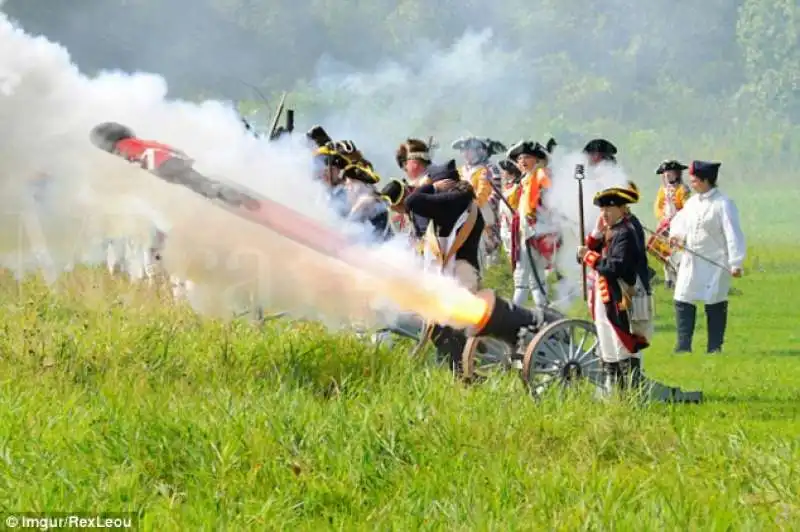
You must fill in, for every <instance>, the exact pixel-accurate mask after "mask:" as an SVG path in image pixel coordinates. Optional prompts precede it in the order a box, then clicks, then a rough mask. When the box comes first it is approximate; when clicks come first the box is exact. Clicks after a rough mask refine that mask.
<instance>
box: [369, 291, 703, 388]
mask: <svg viewBox="0 0 800 532" xmlns="http://www.w3.org/2000/svg"><path fill="white" fill-rule="evenodd" d="M478 296H479V297H481V298H482V299H483V300H484V301H485V302H486V303H487V307H486V308H487V311H486V314H485V316H484V318H483V320H481V322H480V323H479V324H477V325H476V326H474V327H472V328H470V329H467V330H464V331H456V330H453V329H449V330H448V328H443V331H444V332H443V333H441V334H440V335H439V337H438V338H434V337H433V336H434V334H432V332H431V331H432V329H433V327H431V326H430V325H429V324H425V323H424V322H422V321H420V320H417V321H416V324H414V320H413V318H409V317H407V318H405V319H403V320H400V323H398V324H397V325H394V326H392V327H386V328H383V329H381V332H383V333H392V334H396V335H399V336H403V337H406V338H411V339H413V340H416V342H417V343H416V345H415V346H414V349H413V351H412V352H413V353H415V354H416V353H419V352H421V350H422V349H423V348H424V346H425V345H426V344H427V343H428V342H429V341H430V342H432V343H434V344H435V345H436V347H437V349H438V350H439V351H441V352H443V353H445V354H447V355H449V356H450V357H451V358H452V359H454V360H455V361H456V364H455V365H454V366H455V369H456V370H457V371H458V373H459V374H460V375H459V376H460V377H461V378H462V379H463V380H464V381H466V382H475V381H481V380H483V379H485V378H486V377H487V376H488V375H489V374H490V373H491V372H493V371H512V370H516V371H518V372H519V376H520V378H521V380H522V382H523V383H524V385H525V387H526V388H527V390H528V391H529V393H530V394H531V395H532V396H533V397H535V398H539V397H541V396H543V395H544V394H545V393H546V392H548V390H551V389H554V388H557V389H560V390H562V391H563V390H566V389H568V388H571V387H573V386H575V385H577V384H578V383H580V382H587V383H589V384H591V385H593V386H594V387H595V388H596V390H597V392H599V394H600V395H607V394H609V393H610V392H611V388H612V387H613V386H614V384H613V383H612V382H611V379H609V375H607V373H606V371H605V369H604V365H603V363H602V360H601V358H600V350H599V339H598V337H597V330H596V328H595V326H594V324H593V323H592V322H590V321H588V320H584V319H580V318H571V317H568V316H566V315H564V314H563V313H561V312H559V311H557V310H555V309H552V308H549V307H545V308H534V309H528V308H525V307H519V306H516V305H513V304H512V303H510V302H508V301H505V300H504V299H501V298H499V297H497V296H496V295H495V294H494V293H493V292H491V291H488V290H485V291H481V292H479V293H478ZM636 362H637V364H636V365H635V367H636V373H637V374H639V377H638V378H635V379H633V382H632V385H633V386H635V387H636V388H638V389H639V391H640V392H641V394H642V396H643V397H644V398H645V399H647V400H651V401H663V402H680V403H699V402H701V401H702V393H701V392H687V391H684V390H681V389H680V388H677V387H671V386H667V385H664V384H662V383H659V382H656V381H653V380H651V379H648V378H646V377H644V376H643V375H641V372H640V368H639V367H638V360H637V361H636Z"/></svg>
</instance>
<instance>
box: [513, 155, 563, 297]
mask: <svg viewBox="0 0 800 532" xmlns="http://www.w3.org/2000/svg"><path fill="white" fill-rule="evenodd" d="M553 146H555V141H554V140H553V139H550V142H548V143H547V146H542V145H541V144H539V143H538V142H531V141H520V142H519V143H517V144H515V145H514V146H512V147H511V149H510V150H509V151H508V158H509V159H511V160H513V161H515V162H516V163H517V166H519V169H520V171H521V172H522V174H523V177H522V180H521V181H520V183H519V184H517V185H515V186H513V187H512V188H511V190H510V191H509V192H508V194H507V196H506V199H507V200H508V202H509V204H510V205H511V207H512V208H514V209H516V210H517V214H518V217H519V233H518V234H519V236H518V237H514V238H512V242H511V244H512V255H513V257H514V259H513V261H512V268H513V270H514V296H513V302H514V304H515V305H519V306H522V305H524V303H525V302H526V301H527V299H528V293H529V292H532V293H533V300H534V302H535V304H536V306H538V307H543V306H545V305H546V304H547V295H546V290H547V287H546V280H545V271H546V270H547V269H549V268H551V266H552V261H553V259H554V256H555V252H556V249H557V248H558V246H559V234H558V227H557V226H556V225H555V224H554V223H553V221H552V220H551V219H550V218H551V217H550V216H548V215H547V213H546V210H545V208H544V207H543V203H542V196H543V194H544V192H545V191H546V190H547V189H549V188H550V187H551V181H550V171H549V169H548V168H547V163H548V155H549V154H550V151H551V150H552V148H553Z"/></svg>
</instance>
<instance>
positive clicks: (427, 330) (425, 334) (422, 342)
mask: <svg viewBox="0 0 800 532" xmlns="http://www.w3.org/2000/svg"><path fill="white" fill-rule="evenodd" d="M432 334H433V323H430V322H428V321H423V322H422V330H421V331H420V334H419V337H417V345H415V346H414V348H413V349H412V350H411V356H412V357H418V356H420V354H421V353H422V351H423V350H424V349H425V347H426V346H427V345H428V342H429V341H430V339H431V335H432Z"/></svg>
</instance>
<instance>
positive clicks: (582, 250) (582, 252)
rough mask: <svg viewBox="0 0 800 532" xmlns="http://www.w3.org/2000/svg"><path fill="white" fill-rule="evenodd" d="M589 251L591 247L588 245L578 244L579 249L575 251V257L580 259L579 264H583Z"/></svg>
mask: <svg viewBox="0 0 800 532" xmlns="http://www.w3.org/2000/svg"><path fill="white" fill-rule="evenodd" d="M587 253H589V248H587V247H586V246H578V251H577V252H576V253H575V258H576V259H577V260H578V264H583V259H585V258H586V254H587Z"/></svg>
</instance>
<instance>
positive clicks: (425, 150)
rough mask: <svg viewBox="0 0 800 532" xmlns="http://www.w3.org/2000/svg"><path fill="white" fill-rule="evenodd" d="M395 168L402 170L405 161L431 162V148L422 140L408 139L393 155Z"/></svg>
mask: <svg viewBox="0 0 800 532" xmlns="http://www.w3.org/2000/svg"><path fill="white" fill-rule="evenodd" d="M395 160H396V161H397V166H399V167H400V168H403V167H404V166H405V164H406V161H413V160H417V161H423V162H426V163H430V162H431V147H430V146H428V144H427V143H426V142H425V141H424V140H420V139H413V138H408V139H406V141H405V142H404V143H402V144H401V145H400V146H399V147H398V148H397V152H396V153H395Z"/></svg>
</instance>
